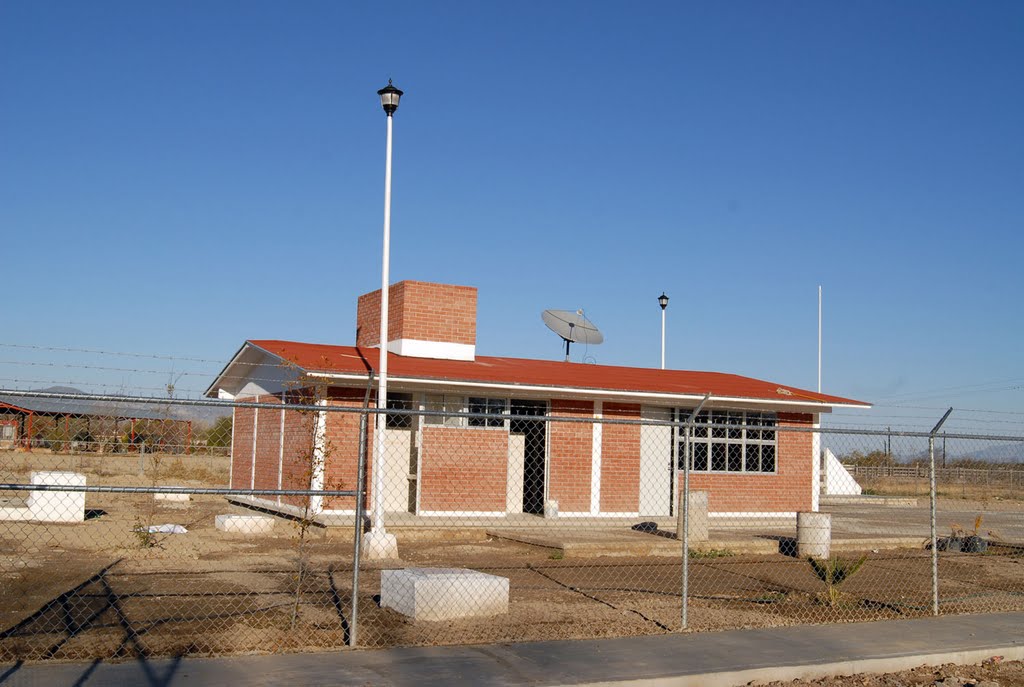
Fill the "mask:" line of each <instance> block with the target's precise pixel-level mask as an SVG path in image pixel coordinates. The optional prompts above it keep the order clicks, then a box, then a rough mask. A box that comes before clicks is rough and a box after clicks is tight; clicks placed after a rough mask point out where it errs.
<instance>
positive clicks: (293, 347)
mask: <svg viewBox="0 0 1024 687" xmlns="http://www.w3.org/2000/svg"><path fill="white" fill-rule="evenodd" d="M248 343H249V344H252V345H253V346H257V347H259V348H261V349H263V350H264V351H267V352H268V353H271V354H273V355H275V356H277V357H279V358H281V359H282V360H286V361H288V362H290V363H294V364H295V365H297V366H298V367H300V368H302V369H303V370H305V371H306V372H321V373H334V374H361V375H365V374H367V373H368V372H369V371H370V370H371V369H372V370H373V371H375V372H376V370H377V363H378V353H379V349H377V348H357V347H355V346H329V345H325V344H309V343H299V342H294V341H275V340H251V341H249V342H248ZM388 374H389V376H391V377H407V378H416V379H423V380H432V381H438V382H449V383H458V382H476V383H496V384H509V385H521V386H545V387H553V388H575V389H588V390H598V391H607V392H612V393H614V392H630V393H650V394H679V395H691V396H703V395H704V394H708V393H710V394H711V395H712V397H717V398H720V397H730V398H744V399H752V400H769V401H775V402H789V403H793V402H801V401H803V402H807V403H809V404H821V405H827V406H832V405H856V406H864V407H866V406H868V405H870V404H868V403H865V402H863V401H855V400H852V399H849V398H842V397H840V396H830V395H827V394H819V393H817V392H814V391H807V390H805V389H799V388H797V387H792V386H786V385H783V384H776V383H774V382H767V381H763V380H760V379H752V378H750V377H741V376H740V375H733V374H724V373H721V372H692V371H687V370H661V369H652V368H642V367H618V366H612V365H591V364H586V363H572V362H563V361H552V360H530V359H525V358H504V357H490V356H477V357H476V359H475V360H473V361H459V360H436V359H433V358H413V357H409V356H401V355H394V354H392V355H390V356H388Z"/></svg>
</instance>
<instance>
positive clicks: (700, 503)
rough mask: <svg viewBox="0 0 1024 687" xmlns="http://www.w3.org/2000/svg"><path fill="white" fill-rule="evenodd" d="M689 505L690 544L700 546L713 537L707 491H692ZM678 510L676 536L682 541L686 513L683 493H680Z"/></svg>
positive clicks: (688, 530) (688, 531)
mask: <svg viewBox="0 0 1024 687" xmlns="http://www.w3.org/2000/svg"><path fill="white" fill-rule="evenodd" d="M680 491H681V490H680ZM689 504H690V507H689V513H687V515H688V516H689V518H688V523H687V524H688V528H687V533H688V535H689V539H690V543H691V544H695V543H697V544H699V543H703V542H706V541H707V540H708V539H709V538H710V536H711V534H710V532H711V520H710V518H709V516H708V493H707V492H706V491H691V492H690V498H689ZM676 510H677V511H678V512H677V514H676V517H677V521H676V536H677V537H679V538H680V539H682V536H683V513H684V509H683V507H682V493H680V500H679V507H678V508H677V509H676Z"/></svg>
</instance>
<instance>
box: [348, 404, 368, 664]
mask: <svg viewBox="0 0 1024 687" xmlns="http://www.w3.org/2000/svg"><path fill="white" fill-rule="evenodd" d="M365 491H366V408H363V412H362V413H360V414H359V465H358V467H357V468H356V509H355V510H356V524H355V536H354V537H353V540H352V541H353V543H352V622H351V624H350V627H349V629H348V645H349V646H351V647H354V646H356V642H357V641H358V638H359V630H358V628H359V553H360V549H361V548H362V541H363V511H364V510H365V504H364V502H363V501H364V499H363V496H364V494H365Z"/></svg>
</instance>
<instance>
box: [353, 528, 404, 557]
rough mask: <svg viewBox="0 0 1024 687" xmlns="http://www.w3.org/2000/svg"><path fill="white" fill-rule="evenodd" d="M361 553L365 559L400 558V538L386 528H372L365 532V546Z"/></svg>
mask: <svg viewBox="0 0 1024 687" xmlns="http://www.w3.org/2000/svg"><path fill="white" fill-rule="evenodd" d="M359 555H360V557H361V558H362V560H364V561H386V560H390V559H392V558H398V539H396V538H395V535H393V534H388V533H387V532H385V531H384V530H370V531H369V532H366V533H365V534H363V547H362V549H361V551H360V554H359Z"/></svg>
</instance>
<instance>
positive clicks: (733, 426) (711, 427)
mask: <svg viewBox="0 0 1024 687" xmlns="http://www.w3.org/2000/svg"><path fill="white" fill-rule="evenodd" d="M687 417H689V411H687V410H685V409H680V411H679V419H680V420H686V418H687ZM777 425H778V419H777V418H776V415H775V413H762V412H756V411H744V410H712V411H704V412H702V413H701V414H700V415H698V416H697V417H696V418H694V423H693V430H692V433H691V434H690V469H691V470H693V471H695V472H775V467H776V465H775V462H776V461H775V454H776V448H777V444H776V441H775V431H776V427H777ZM683 431H684V430H683V428H679V429H678V434H677V437H678V444H679V454H678V455H679V456H680V458H679V469H680V470H682V469H683V467H684V463H683V458H682V456H683V453H684V450H685V441H684V436H683Z"/></svg>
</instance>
